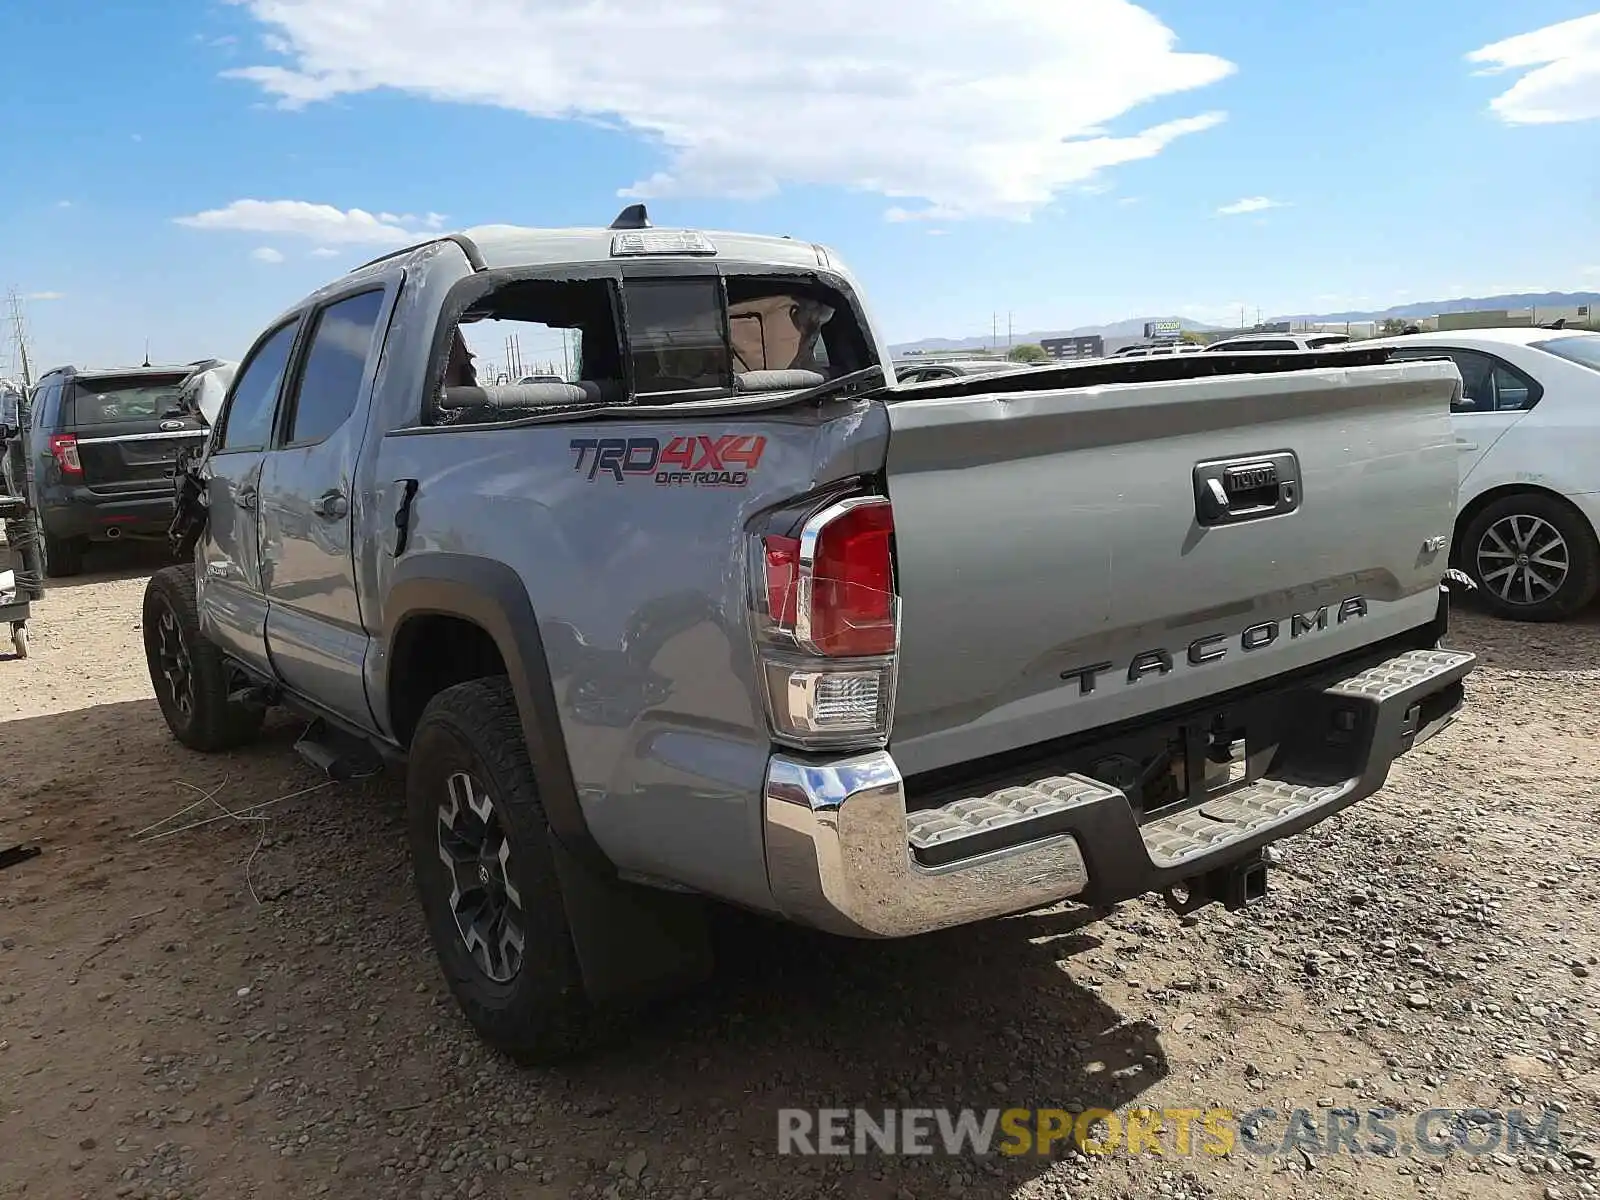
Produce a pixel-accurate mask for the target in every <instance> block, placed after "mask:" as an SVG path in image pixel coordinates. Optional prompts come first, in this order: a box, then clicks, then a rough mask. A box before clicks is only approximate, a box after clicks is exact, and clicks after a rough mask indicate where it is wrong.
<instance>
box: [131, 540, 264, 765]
mask: <svg viewBox="0 0 1600 1200" xmlns="http://www.w3.org/2000/svg"><path fill="white" fill-rule="evenodd" d="M142 626H143V632H144V655H145V662H146V663H147V664H148V666H149V669H150V684H151V686H152V687H153V688H155V693H156V702H157V703H158V704H160V706H161V715H162V716H164V717H165V718H166V719H167V727H168V728H169V729H171V730H172V736H173V737H175V738H177V739H178V740H179V741H180V742H182V743H183V744H184V745H185V746H188V747H189V748H190V749H191V750H201V751H213V750H227V749H229V748H231V747H233V746H238V745H242V744H243V743H245V742H248V741H249V740H250V739H252V738H253V737H255V735H256V733H257V732H258V731H259V730H260V728H261V722H262V719H263V718H264V717H265V716H266V711H265V710H264V709H262V708H259V707H255V706H251V705H245V704H238V703H236V702H234V701H232V700H229V699H228V693H229V686H230V685H229V679H228V667H227V664H226V663H225V662H224V661H223V657H222V654H221V653H220V652H219V651H218V650H217V648H216V646H214V645H212V644H211V642H209V641H207V640H206V638H205V635H204V634H202V633H201V632H200V613H199V609H198V608H197V607H196V605H195V598H194V567H192V566H184V567H163V568H162V569H161V570H159V571H157V572H156V573H155V574H154V575H152V576H150V582H149V583H148V584H146V585H145V589H144V619H143V623H142Z"/></svg>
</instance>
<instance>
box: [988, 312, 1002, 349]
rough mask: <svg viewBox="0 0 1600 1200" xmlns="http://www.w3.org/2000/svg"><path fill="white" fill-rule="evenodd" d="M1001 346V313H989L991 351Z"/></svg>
mask: <svg viewBox="0 0 1600 1200" xmlns="http://www.w3.org/2000/svg"><path fill="white" fill-rule="evenodd" d="M999 348H1000V314H999V313H990V314H989V353H990V354H993V353H994V352H995V351H996V350H998V349H999Z"/></svg>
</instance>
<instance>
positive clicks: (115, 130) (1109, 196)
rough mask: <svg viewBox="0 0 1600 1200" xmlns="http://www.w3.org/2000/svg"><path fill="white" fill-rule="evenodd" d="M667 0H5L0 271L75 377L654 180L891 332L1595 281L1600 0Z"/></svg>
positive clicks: (589, 209)
mask: <svg viewBox="0 0 1600 1200" xmlns="http://www.w3.org/2000/svg"><path fill="white" fill-rule="evenodd" d="M662 7H663V6H659V5H647V4H643V3H640V2H639V0H616V2H615V3H612V4H611V5H609V6H604V5H594V4H585V3H582V2H581V0H475V3H474V4H473V5H470V6H468V5H459V4H454V3H448V2H447V0H233V2H224V3H206V2H204V0H163V3H162V4H159V5H156V4H151V3H148V0H147V2H146V3H145V4H143V5H130V6H106V5H103V4H99V3H95V4H90V3H87V2H86V0H51V2H50V3H49V4H45V3H42V2H41V0H11V3H8V4H6V5H4V6H3V7H0V45H4V46H6V47H7V48H8V51H9V52H8V54H7V62H6V68H5V72H4V75H3V83H0V88H3V89H4V90H3V94H0V95H3V99H4V100H5V111H6V113H7V120H6V122H5V124H4V126H0V150H3V151H4V156H3V158H4V163H5V171H4V174H3V176H0V180H3V181H0V287H10V286H15V287H16V288H17V289H18V290H19V291H20V292H22V293H23V294H24V295H26V296H29V297H31V299H30V300H29V302H28V304H27V312H28V319H29V325H30V331H31V334H32V340H33V343H34V350H35V355H36V357H37V358H39V359H41V360H44V361H46V362H47V363H49V364H54V363H57V362H63V361H72V362H78V363H95V364H107V363H114V362H127V361H137V360H138V358H139V357H140V356H142V354H143V353H144V345H145V339H146V338H148V339H149V341H150V347H151V354H152V357H153V358H156V359H158V360H167V361H182V360H188V359H195V358H201V357H210V356H218V357H237V356H238V355H239V354H240V353H242V351H243V350H244V349H245V348H246V345H247V344H248V342H249V340H250V339H251V338H252V337H253V335H254V334H255V333H256V332H257V331H258V330H259V329H260V328H261V327H262V326H263V325H264V324H265V323H266V322H267V321H268V320H269V319H270V318H271V317H272V315H273V314H275V313H276V312H278V311H279V310H281V309H282V308H284V307H286V306H287V305H289V304H290V303H292V302H293V301H294V300H295V299H297V298H298V297H299V296H301V295H303V294H304V293H306V292H308V291H310V290H312V289H313V288H314V287H316V286H318V285H319V284H321V283H322V282H325V281H326V280H327V279H328V278H330V277H331V276H333V275H335V274H337V273H338V272H339V271H341V270H343V269H346V268H347V267H349V266H351V265H354V264H355V263H357V262H360V261H363V260H364V259H366V258H370V257H373V256H375V255H377V254H379V253H382V252H383V251H384V250H386V249H388V248H390V246H392V245H394V244H397V243H398V242H400V241H403V240H405V239H406V238H408V237H412V236H416V235H420V234H422V233H425V232H426V231H427V230H428V229H431V228H435V227H440V226H445V227H449V228H461V227H469V226H471V225H475V224H486V223H491V222H508V223H516V224H525V225H583V224H604V223H606V222H607V221H609V220H610V219H611V217H612V216H613V215H615V213H616V211H617V210H618V209H619V208H620V207H621V206H622V204H623V203H625V202H626V197H624V196H622V195H620V194H619V193H622V192H624V191H630V190H631V191H637V192H640V193H643V194H645V195H647V196H648V198H649V203H650V207H651V211H652V214H653V217H654V219H655V221H656V223H657V224H682V225H687V226H691V227H704V228H739V229H751V230H756V231H762V232H771V233H791V234H794V235H795V236H800V237H805V238H809V239H813V240H818V241H823V242H826V243H828V244H829V245H831V246H833V247H835V248H836V249H838V250H839V251H840V252H841V253H842V254H843V256H844V257H845V259H846V260H847V261H848V262H849V263H850V264H851V266H852V267H853V268H854V269H855V271H856V273H857V274H858V276H859V277H860V278H861V281H862V283H863V286H864V288H865V290H866V292H867V295H868V299H869V303H870V304H871V306H872V308H873V309H874V311H875V313H876V315H877V316H878V319H879V320H880V321H881V322H882V323H883V325H884V326H885V327H886V329H887V331H888V333H889V336H890V338H891V340H895V341H900V340H909V339H912V338H918V337H923V336H935V335H943V336H952V337H959V336H971V335H975V334H979V333H982V332H986V331H987V330H988V329H989V327H990V323H991V314H994V313H998V314H999V322H1000V327H1001V330H1002V333H1003V332H1004V328H1005V322H1006V319H1007V313H1008V312H1009V313H1010V314H1011V319H1012V320H1013V321H1014V323H1015V327H1016V328H1017V330H1018V331H1019V332H1020V331H1022V330H1027V329H1036V328H1061V327H1067V326H1071V325H1077V324H1086V323H1095V322H1101V321H1112V320H1117V319H1121V318H1125V317H1130V316H1137V315H1148V314H1153V313H1169V312H1175V313H1182V314H1185V315H1189V316H1193V317H1195V318H1196V319H1200V320H1212V321H1221V320H1223V319H1225V317H1226V314H1228V313H1230V312H1232V313H1237V311H1238V309H1239V307H1240V306H1245V307H1246V308H1247V309H1248V311H1249V313H1250V315H1251V316H1252V317H1253V316H1254V311H1255V309H1257V308H1260V309H1261V310H1262V312H1263V313H1264V314H1273V313H1281V312H1290V311H1328V310H1333V309H1341V308H1354V307H1361V308H1366V307H1382V306H1385V305H1388V304H1393V303H1402V302H1408V301H1412V300H1421V299H1429V298H1438V297H1443V296H1451V295H1460V294H1484V293H1488V292H1493V291H1505V290H1525V289H1526V290H1546V289H1549V290H1556V289H1560V290H1578V289H1585V288H1587V289H1593V290H1600V11H1597V0H1524V2H1523V3H1521V4H1517V5H1511V4H1507V3H1505V2H1504V0H1498V2H1495V3H1490V2H1488V0H1412V2H1411V3H1408V4H1404V5H1400V4H1394V3H1392V0H1391V2H1386V3H1382V4H1380V3H1377V2H1376V0H1345V3H1342V4H1338V5H1306V4H1298V3H1288V2H1286V0H1280V2H1278V3H1268V4H1242V3H1239V2H1238V0H1228V2H1223V0H1188V2H1187V3H1177V2H1176V0H1149V2H1147V3H1145V4H1143V5H1140V6H1135V5H1133V4H1131V3H1128V2H1127V0H988V2H986V3H985V4H982V5H974V4H971V3H970V2H968V0H874V4H873V5H871V6H869V7H870V9H871V10H872V11H873V12H874V13H875V16H874V18H873V22H874V23H873V25H872V26H871V27H870V28H867V27H864V26H863V23H862V21H861V18H860V16H859V15H858V13H859V12H862V11H867V9H866V8H862V7H861V6H858V5H857V4H856V3H855V2H854V0H812V2H811V3H809V4H808V5H807V6H805V7H804V8H803V9H799V10H797V9H796V8H795V7H794V6H793V5H792V4H790V3H783V4H779V3H776V2H773V0H702V2H701V3H699V4H698V5H696V6H695V7H694V8H692V9H684V8H678V7H674V8H673V9H672V10H671V11H670V12H663V11H662ZM633 10H637V12H636V13H635V14H634V15H621V16H619V15H617V14H619V13H621V14H627V13H630V12H633ZM468 12H470V13H472V16H470V17H467V16H465V15H464V14H466V13H468ZM797 14H798V15H797ZM1584 18H1587V19H1586V20H1584ZM1567 22H1575V23H1574V24H1563V23H1567ZM1552 26H1557V27H1558V28H1555V29H1551V27H1552ZM248 202H255V203H248ZM1241 202H1249V203H1243V204H1241ZM1230 208H1232V209H1244V210H1247V211H1235V212H1231V213H1230V212H1225V211H1223V210H1226V209H1230Z"/></svg>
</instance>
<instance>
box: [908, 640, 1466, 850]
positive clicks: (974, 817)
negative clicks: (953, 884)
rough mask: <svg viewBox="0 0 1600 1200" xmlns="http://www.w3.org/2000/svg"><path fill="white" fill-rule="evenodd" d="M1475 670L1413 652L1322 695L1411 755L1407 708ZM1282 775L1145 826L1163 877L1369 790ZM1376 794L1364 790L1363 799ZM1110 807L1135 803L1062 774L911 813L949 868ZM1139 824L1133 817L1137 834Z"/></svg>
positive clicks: (918, 831) (921, 846) (1438, 655)
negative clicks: (1384, 713) (1370, 718)
mask: <svg viewBox="0 0 1600 1200" xmlns="http://www.w3.org/2000/svg"><path fill="white" fill-rule="evenodd" d="M1472 662H1473V656H1472V655H1471V654H1467V653H1463V652H1461V651H1456V650H1412V651H1408V652H1406V653H1403V654H1400V655H1397V656H1395V657H1394V658H1392V659H1389V660H1387V661H1385V662H1383V663H1380V664H1378V665H1377V666H1374V667H1370V668H1367V669H1366V670H1363V671H1360V672H1357V673H1356V674H1354V675H1351V676H1349V677H1348V678H1345V679H1342V680H1339V681H1338V682H1336V683H1331V684H1328V685H1326V686H1324V687H1323V688H1322V690H1321V695H1322V696H1323V697H1324V698H1326V700H1328V701H1331V702H1353V703H1354V704H1355V705H1356V707H1358V708H1363V709H1369V710H1371V711H1374V712H1376V711H1378V710H1381V709H1388V710H1389V711H1390V712H1391V714H1392V716H1393V717H1394V718H1395V728H1396V731H1397V733H1398V735H1399V741H1398V742H1397V744H1396V745H1395V746H1394V747H1393V750H1394V751H1395V752H1403V751H1404V750H1407V749H1409V748H1410V744H1411V737H1412V735H1414V734H1415V733H1416V730H1415V727H1414V725H1406V724H1404V723H1403V722H1401V721H1400V719H1399V718H1400V717H1401V710H1403V709H1405V708H1406V707H1407V703H1406V702H1407V699H1408V698H1410V699H1420V698H1421V697H1422V696H1424V695H1426V694H1429V693H1430V692H1431V691H1433V690H1436V689H1437V688H1438V687H1440V686H1443V684H1442V683H1441V682H1440V681H1443V680H1449V679H1458V678H1459V677H1460V676H1461V675H1463V674H1465V673H1466V671H1467V670H1468V669H1470V667H1471V665H1472ZM1345 706H1346V707H1348V705H1345ZM1290 757H1291V759H1292V758H1293V756H1292V755H1291V756H1290ZM1390 757H1392V755H1390ZM1387 763H1388V757H1385V758H1383V768H1384V769H1385V770H1386V769H1387ZM1324 765H1325V764H1324ZM1278 773H1279V775H1280V777H1278V778H1273V777H1263V778H1261V779H1257V780H1254V781H1253V782H1250V783H1247V784H1244V785H1242V786H1240V787H1237V788H1235V789H1234V790H1233V791H1230V792H1225V793H1222V794H1220V795H1218V796H1216V797H1214V798H1211V799H1208V800H1205V801H1203V802H1201V803H1200V804H1197V805H1195V806H1193V807H1190V808H1185V809H1183V810H1182V811H1180V812H1176V813H1173V814H1171V815H1170V816H1164V817H1158V818H1157V819H1155V820H1153V821H1149V822H1147V823H1146V824H1144V825H1140V826H1137V837H1138V838H1139V839H1140V840H1142V842H1143V848H1144V852H1145V854H1146V855H1147V856H1148V862H1149V864H1150V866H1151V867H1153V868H1155V869H1157V870H1160V871H1166V870H1171V869H1175V868H1180V867H1182V866H1184V864H1186V863H1189V862H1191V861H1192V860H1195V859H1198V858H1201V857H1204V856H1206V855H1208V854H1211V853H1214V852H1216V851H1220V850H1225V849H1226V848H1227V847H1228V846H1230V845H1231V844H1233V843H1235V842H1242V841H1245V840H1247V839H1249V838H1251V837H1252V835H1255V834H1258V833H1264V832H1266V831H1268V830H1270V829H1271V828H1273V827H1275V826H1278V825H1283V824H1287V823H1289V822H1292V821H1294V820H1295V818H1297V817H1300V816H1302V815H1304V814H1307V813H1310V812H1313V811H1314V810H1318V809H1324V808H1330V807H1334V806H1338V805H1339V802H1340V801H1341V800H1342V799H1344V797H1346V796H1349V795H1351V794H1352V793H1354V792H1356V791H1357V789H1358V788H1361V787H1362V784H1363V779H1362V777H1361V773H1360V771H1359V770H1358V771H1357V773H1356V775H1355V777H1352V778H1343V779H1341V778H1329V776H1328V775H1327V774H1325V773H1321V772H1317V773H1313V774H1312V775H1311V777H1310V778H1309V779H1308V778H1307V777H1306V775H1305V774H1304V773H1303V772H1301V771H1298V770H1295V769H1294V767H1293V766H1292V765H1290V766H1289V767H1288V768H1287V769H1285V768H1284V767H1283V766H1282V765H1280V766H1279V767H1278ZM1370 790H1371V789H1370V788H1365V789H1363V794H1365V792H1366V791H1370ZM1107 802H1111V803H1115V804H1118V805H1120V806H1121V807H1123V808H1125V809H1126V808H1127V807H1128V801H1127V797H1126V796H1124V795H1123V793H1122V792H1120V791H1119V790H1117V789H1116V788H1115V787H1113V786H1111V785H1110V784H1106V783H1101V782H1100V781H1098V780H1095V779H1091V778H1088V777H1086V776H1083V775H1057V776H1052V777H1050V778H1047V779H1041V780H1037V781H1035V782H1032V783H1026V784H1021V785H1015V786H1010V787H1005V788H1001V789H1000V790H998V791H996V792H993V793H991V794H989V795H987V796H975V797H968V798H965V799H960V800H953V801H951V802H949V803H947V804H944V805H941V806H939V807H937V808H928V809H922V810H919V811H916V812H911V813H908V814H907V815H906V840H907V841H908V842H909V844H910V848H911V852H912V856H913V858H914V859H915V860H916V861H917V862H918V863H920V864H922V865H923V866H928V867H936V866H946V865H950V864H953V863H957V862H960V861H962V860H964V859H969V858H974V857H978V856H981V855H984V854H988V853H990V852H992V851H994V850H1000V849H1005V848H1007V847H1014V846H1020V845H1023V844H1025V843H1027V842H1030V841H1033V840H1036V839H1039V838H1045V837H1050V836H1054V835H1057V834H1059V833H1060V832H1061V831H1062V830H1063V829H1064V828H1065V827H1066V826H1067V825H1068V824H1070V823H1071V821H1070V819H1064V818H1063V816H1062V814H1064V813H1069V812H1071V811H1072V810H1074V809H1077V808H1080V807H1082V806H1087V805H1096V804H1104V803H1107ZM1133 820H1134V818H1133V817H1132V814H1131V811H1130V815H1129V823H1130V825H1131V824H1132V822H1133ZM1129 835H1130V836H1132V835H1133V830H1132V828H1130V829H1129Z"/></svg>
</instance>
